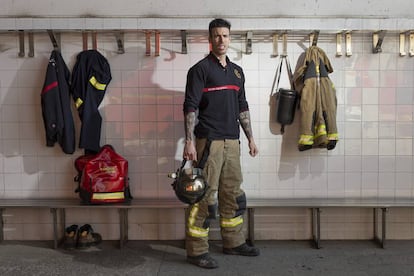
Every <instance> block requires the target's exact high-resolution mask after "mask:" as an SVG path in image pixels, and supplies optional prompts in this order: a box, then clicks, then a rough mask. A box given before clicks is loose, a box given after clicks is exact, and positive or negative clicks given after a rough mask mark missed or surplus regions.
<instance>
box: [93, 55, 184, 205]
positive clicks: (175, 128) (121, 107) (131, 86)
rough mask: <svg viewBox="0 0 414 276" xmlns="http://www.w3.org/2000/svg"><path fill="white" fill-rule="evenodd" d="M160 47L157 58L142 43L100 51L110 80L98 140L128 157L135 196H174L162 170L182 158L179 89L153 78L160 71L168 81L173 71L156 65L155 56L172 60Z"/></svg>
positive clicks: (171, 167) (166, 170)
mask: <svg viewBox="0 0 414 276" xmlns="http://www.w3.org/2000/svg"><path fill="white" fill-rule="evenodd" d="M163 50H164V51H161V56H160V57H154V56H146V55H145V49H144V48H143V47H136V48H127V49H126V53H125V54H122V55H119V54H117V53H114V52H105V53H103V55H104V56H106V57H107V59H108V61H109V63H110V64H111V71H112V76H113V79H112V81H111V83H110V85H109V87H108V91H107V94H106V95H105V99H104V102H103V104H101V107H100V113H101V115H102V117H103V122H104V123H103V126H102V136H101V144H104V143H105V144H112V145H113V146H114V147H115V149H116V150H117V151H118V152H119V153H120V154H121V155H123V156H124V157H125V158H126V159H127V160H128V162H129V177H130V185H131V192H132V196H133V197H134V198H140V197H141V198H142V197H151V198H162V197H168V198H172V197H174V192H173V190H172V188H171V179H170V178H168V177H167V175H168V173H171V172H173V171H175V170H176V168H178V167H179V165H180V163H181V161H182V150H183V137H184V126H183V115H182V104H183V101H184V91H175V90H170V89H166V88H163V87H162V86H161V85H160V84H159V83H157V81H158V80H159V82H160V83H163V80H162V78H163V74H164V73H163V72H165V79H166V80H172V70H165V71H162V70H160V71H158V72H157V70H156V66H157V61H158V60H159V59H162V60H161V61H160V62H164V63H169V62H173V61H174V59H175V56H176V53H175V52H171V51H169V50H165V49H163ZM163 53H164V54H165V55H166V56H165V57H164V56H163ZM168 55H169V56H168ZM167 67H168V66H167ZM160 78H161V79H160ZM165 82H166V81H164V83H165ZM167 85H171V84H170V83H169V82H168V84H167Z"/></svg>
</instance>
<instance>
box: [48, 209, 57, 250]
mask: <svg viewBox="0 0 414 276" xmlns="http://www.w3.org/2000/svg"><path fill="white" fill-rule="evenodd" d="M56 211H57V209H56V208H50V212H51V213H52V218H53V248H54V249H57V248H58V233H57V232H58V230H57V228H58V227H57V214H56Z"/></svg>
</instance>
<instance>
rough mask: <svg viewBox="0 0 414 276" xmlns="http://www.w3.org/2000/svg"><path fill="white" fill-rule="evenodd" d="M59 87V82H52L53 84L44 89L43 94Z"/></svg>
mask: <svg viewBox="0 0 414 276" xmlns="http://www.w3.org/2000/svg"><path fill="white" fill-rule="evenodd" d="M57 86H58V82H57V81H54V82H52V83H51V84H49V85H46V86H45V87H44V88H43V91H42V94H45V93H47V92H48V91H49V90H51V89H53V88H55V87H57Z"/></svg>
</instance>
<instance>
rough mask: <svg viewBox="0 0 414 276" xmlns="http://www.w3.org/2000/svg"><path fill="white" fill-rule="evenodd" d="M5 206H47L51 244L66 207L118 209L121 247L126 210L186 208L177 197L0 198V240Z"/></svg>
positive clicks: (125, 236)
mask: <svg viewBox="0 0 414 276" xmlns="http://www.w3.org/2000/svg"><path fill="white" fill-rule="evenodd" d="M6 208H47V209H50V212H51V213H52V220H53V246H54V248H55V249H56V248H58V246H59V240H60V236H61V235H59V230H58V229H59V222H60V229H63V235H64V231H65V224H66V209H73V208H96V209H105V208H106V209H108V208H110V209H118V211H119V230H120V238H119V243H120V247H121V248H122V247H123V245H124V244H125V242H126V241H127V240H128V210H129V209H136V208H141V209H145V208H150V209H162V208H167V209H170V208H182V209H185V208H187V205H185V204H183V203H181V202H180V201H178V200H177V199H133V200H132V201H131V202H130V203H128V204H102V205H84V204H81V203H80V200H79V199H1V200H0V242H1V241H3V240H4V234H3V226H4V224H3V210H4V209H6Z"/></svg>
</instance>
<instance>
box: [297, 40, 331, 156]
mask: <svg viewBox="0 0 414 276" xmlns="http://www.w3.org/2000/svg"><path fill="white" fill-rule="evenodd" d="M332 72H333V68H332V65H331V63H330V61H329V59H328V57H327V55H326V54H325V52H324V51H323V50H322V49H321V48H319V47H317V46H311V47H309V48H308V49H307V50H306V52H305V58H304V60H303V63H302V64H299V66H298V68H297V69H296V71H295V74H294V77H293V78H294V82H295V87H296V89H297V90H298V92H299V93H300V111H301V120H300V138H299V150H307V149H310V148H312V147H314V146H316V147H326V148H327V149H328V150H331V149H333V148H335V146H336V142H337V141H338V130H337V125H336V108H337V99H336V90H335V87H334V85H333V83H332V81H331V80H330V78H329V76H328V74H329V73H332Z"/></svg>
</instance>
